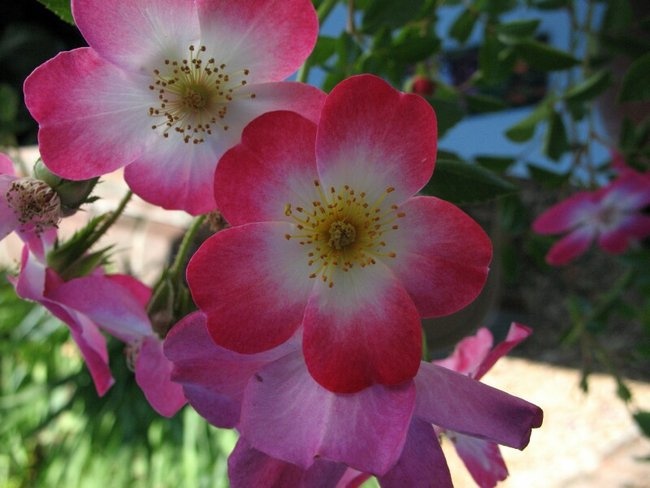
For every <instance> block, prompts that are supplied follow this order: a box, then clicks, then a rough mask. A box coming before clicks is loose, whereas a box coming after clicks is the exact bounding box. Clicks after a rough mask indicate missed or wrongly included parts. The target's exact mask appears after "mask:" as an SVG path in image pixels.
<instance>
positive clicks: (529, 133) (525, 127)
mask: <svg viewBox="0 0 650 488" xmlns="http://www.w3.org/2000/svg"><path fill="white" fill-rule="evenodd" d="M547 114H548V106H547V105H546V104H540V105H538V106H537V108H535V110H533V111H532V112H531V113H530V114H529V115H528V116H526V117H525V118H523V119H522V120H520V121H519V122H517V123H516V124H515V125H513V126H512V127H510V128H509V129H508V130H506V132H505V135H506V137H507V138H508V139H510V140H511V141H513V142H526V141H528V140H529V139H530V138H531V137H533V135H534V134H535V129H536V128H537V124H538V123H539V122H541V121H542V120H543V119H545V118H546V116H547Z"/></svg>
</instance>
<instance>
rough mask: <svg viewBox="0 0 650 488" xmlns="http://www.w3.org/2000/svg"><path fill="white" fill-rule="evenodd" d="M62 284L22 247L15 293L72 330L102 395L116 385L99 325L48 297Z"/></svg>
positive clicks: (96, 387) (25, 247) (26, 248)
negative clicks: (35, 304)
mask: <svg viewBox="0 0 650 488" xmlns="http://www.w3.org/2000/svg"><path fill="white" fill-rule="evenodd" d="M61 283H62V282H61V280H60V278H59V277H58V276H56V275H55V274H54V272H52V271H51V270H49V272H48V270H47V269H46V267H45V265H44V264H43V263H41V262H39V261H38V260H37V259H36V257H35V256H34V255H33V254H31V253H30V252H29V249H28V247H27V246H24V247H23V253H22V262H21V269H20V274H19V275H18V279H16V280H13V284H14V286H15V288H16V293H17V294H18V296H20V297H21V298H25V299H28V300H33V301H36V302H38V303H40V304H41V305H43V306H44V307H45V308H46V309H47V310H49V311H50V312H51V313H52V314H53V315H54V316H55V317H57V318H58V319H59V320H61V321H62V322H63V323H65V324H66V325H67V326H68V327H69V329H70V334H71V335H72V338H73V339H74V341H75V342H76V343H77V347H79V351H80V352H81V355H82V356H83V358H84V361H85V363H86V366H87V367H88V371H89V372H90V375H91V376H92V378H93V382H94V384H95V389H96V390H97V393H98V394H99V395H100V396H102V395H104V394H105V393H106V391H107V390H108V389H109V388H110V387H111V385H112V384H113V377H112V375H111V371H110V369H109V367H108V351H107V349H106V341H105V340H104V337H103V336H102V335H101V333H100V332H99V329H98V328H97V326H96V325H95V324H93V323H92V322H91V321H90V320H89V319H88V318H87V317H85V316H84V315H83V314H80V313H78V312H77V311H76V310H74V309H71V308H69V307H66V306H64V305H63V304H60V303H58V302H56V301H55V300H52V299H51V298H50V297H49V296H46V292H47V293H50V292H52V291H56V289H57V287H58V286H59V285H60V284H61Z"/></svg>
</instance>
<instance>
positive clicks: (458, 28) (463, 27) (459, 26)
mask: <svg viewBox="0 0 650 488" xmlns="http://www.w3.org/2000/svg"><path fill="white" fill-rule="evenodd" d="M477 19H478V15H477V13H476V11H474V10H472V9H465V10H463V11H462V12H461V13H460V15H459V16H458V17H456V20H455V21H454V23H453V24H451V28H450V29H449V36H450V37H451V38H452V39H456V40H457V41H458V42H460V43H461V44H464V43H465V42H467V39H469V36H470V35H472V31H473V30H474V26H475V25H476V21H477Z"/></svg>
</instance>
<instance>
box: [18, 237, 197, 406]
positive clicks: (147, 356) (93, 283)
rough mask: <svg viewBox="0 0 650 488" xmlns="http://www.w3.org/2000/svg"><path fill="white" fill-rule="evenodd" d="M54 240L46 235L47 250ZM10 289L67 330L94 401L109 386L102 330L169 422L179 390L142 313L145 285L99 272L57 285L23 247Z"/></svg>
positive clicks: (181, 400)
mask: <svg viewBox="0 0 650 488" xmlns="http://www.w3.org/2000/svg"><path fill="white" fill-rule="evenodd" d="M54 238H55V235H54V233H50V234H49V236H48V239H47V241H46V242H47V243H48V245H49V246H51V245H52V244H53V242H54ZM46 251H47V249H46ZM12 283H13V284H14V286H15V288H16V292H17V293H18V295H19V296H20V297H22V298H24V299H28V300H33V301H35V302H38V303H40V304H41V305H42V306H44V307H45V308H46V309H47V310H49V311H50V312H51V313H52V315H54V316H55V317H57V318H58V319H60V320H61V321H62V322H64V323H65V324H66V325H67V326H68V327H69V329H70V333H71V335H72V338H73V339H74V341H75V342H76V343H77V346H78V347H79V350H80V351H81V354H82V356H83V358H84V360H85V362H86V365H87V366H88V370H89V371H90V374H91V376H92V378H93V381H94V383H95V388H96V389H97V393H98V394H99V395H104V394H105V393H106V391H107V390H108V389H109V388H110V386H111V385H112V384H113V382H114V380H113V377H112V375H111V371H110V368H109V365H108V352H107V350H106V340H105V338H104V336H103V335H102V333H101V330H103V331H104V332H107V333H109V334H111V335H113V336H114V337H116V338H118V339H120V340H121V341H123V342H125V343H126V344H127V345H128V348H129V350H130V351H131V362H132V366H133V369H134V371H135V379H136V382H137V383H138V385H139V386H140V388H141V389H142V391H143V393H144V394H145V396H146V398H147V400H148V401H149V403H150V404H151V406H152V407H153V408H154V409H155V410H156V411H157V412H158V413H160V414H161V415H165V416H171V415H173V414H174V413H176V412H177V411H178V409H179V408H181V407H182V406H183V405H184V404H185V397H184V395H183V392H182V389H181V387H180V386H179V385H178V384H176V383H172V381H171V379H170V375H171V368H172V365H171V363H170V362H169V361H168V360H167V359H166V358H165V356H164V355H163V351H162V341H161V340H160V338H158V337H157V336H156V335H155V334H154V332H153V330H152V328H151V324H150V322H149V318H148V317H147V314H146V313H145V306H146V304H147V302H148V300H149V295H150V294H151V290H150V289H149V288H148V287H147V286H146V285H144V284H142V283H141V282H139V281H137V280H136V279H135V278H133V277H131V276H127V275H105V274H103V272H102V271H101V270H100V269H97V270H95V272H94V274H92V275H90V276H84V277H81V278H75V279H72V280H70V281H63V280H62V279H61V278H60V277H59V276H58V275H57V273H56V272H55V271H54V270H52V269H51V268H49V267H47V265H46V264H45V261H44V259H43V258H42V257H39V256H38V254H37V253H34V252H32V251H31V249H30V248H29V246H28V245H26V246H25V247H24V248H23V255H22V264H21V268H20V274H19V275H18V276H17V277H16V278H12Z"/></svg>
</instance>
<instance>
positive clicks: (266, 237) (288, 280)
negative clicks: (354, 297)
mask: <svg viewBox="0 0 650 488" xmlns="http://www.w3.org/2000/svg"><path fill="white" fill-rule="evenodd" d="M291 230H292V229H291V225H290V224H286V223H275V222H263V223H254V224H246V225H243V226H240V227H232V228H229V229H226V230H223V231H221V232H219V233H218V234H216V235H214V236H212V237H211V238H210V239H208V240H207V241H206V242H205V243H204V244H203V245H202V246H201V247H200V248H199V250H198V251H197V252H196V254H194V256H193V257H192V259H191V260H190V263H189V265H188V269H187V279H188V282H189V286H190V290H191V292H192V297H193V298H194V302H195V303H196V304H197V306H198V307H199V309H201V310H202V311H203V312H204V313H205V314H206V315H207V317H208V329H209V330H210V334H211V336H212V338H213V339H214V341H215V342H216V343H217V344H219V345H220V346H223V347H226V348H228V349H232V350H233V351H237V352H241V353H247V354H249V353H255V352H261V351H264V350H267V349H271V348H273V347H275V346H277V345H279V344H282V343H283V342H285V341H286V340H287V339H289V337H291V336H292V335H293V333H294V332H295V331H296V329H297V328H298V326H299V325H300V323H301V322H302V317H303V313H304V310H305V305H306V303H307V298H308V296H309V293H310V290H311V288H312V286H313V281H311V280H310V279H309V274H310V273H311V271H309V268H308V266H307V260H306V258H305V255H304V250H303V246H300V245H299V244H298V243H297V242H295V241H293V240H292V241H288V240H287V239H286V238H285V235H286V234H287V233H289V232H291Z"/></svg>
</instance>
